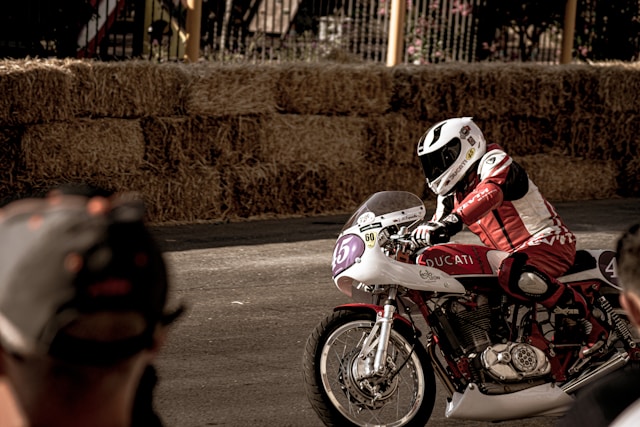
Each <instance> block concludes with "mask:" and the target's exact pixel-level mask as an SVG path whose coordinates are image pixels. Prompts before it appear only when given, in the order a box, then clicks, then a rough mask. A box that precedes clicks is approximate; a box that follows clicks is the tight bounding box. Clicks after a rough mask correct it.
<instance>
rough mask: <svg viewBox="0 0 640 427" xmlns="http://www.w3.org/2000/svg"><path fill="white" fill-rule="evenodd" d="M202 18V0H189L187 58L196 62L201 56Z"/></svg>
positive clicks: (188, 60)
mask: <svg viewBox="0 0 640 427" xmlns="http://www.w3.org/2000/svg"><path fill="white" fill-rule="evenodd" d="M201 20H202V0H187V23H186V24H187V25H186V26H187V41H186V49H185V60H186V61H187V62H196V61H197V60H198V58H199V57H200V26H201V25H200V22H201Z"/></svg>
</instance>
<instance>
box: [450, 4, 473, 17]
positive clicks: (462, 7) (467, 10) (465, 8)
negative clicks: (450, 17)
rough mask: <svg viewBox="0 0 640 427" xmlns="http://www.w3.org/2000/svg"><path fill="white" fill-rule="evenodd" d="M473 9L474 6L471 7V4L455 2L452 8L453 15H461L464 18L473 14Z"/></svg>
mask: <svg viewBox="0 0 640 427" xmlns="http://www.w3.org/2000/svg"><path fill="white" fill-rule="evenodd" d="M472 9H473V6H471V5H470V4H467V3H465V2H464V1H460V0H455V1H454V2H453V8H451V13H453V14H454V15H455V14H456V13H459V14H460V15H462V16H467V15H469V14H471V10H472Z"/></svg>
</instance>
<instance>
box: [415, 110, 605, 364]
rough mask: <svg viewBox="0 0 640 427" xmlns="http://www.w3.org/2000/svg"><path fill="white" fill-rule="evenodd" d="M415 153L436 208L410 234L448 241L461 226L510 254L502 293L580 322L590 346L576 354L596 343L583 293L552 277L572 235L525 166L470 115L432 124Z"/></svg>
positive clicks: (596, 329) (595, 325)
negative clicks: (488, 138)
mask: <svg viewBox="0 0 640 427" xmlns="http://www.w3.org/2000/svg"><path fill="white" fill-rule="evenodd" d="M417 153H418V156H419V158H420V162H421V165H422V169H423V172H424V175H425V178H426V182H427V185H428V187H429V188H430V189H431V191H432V192H433V193H435V194H436V195H437V207H436V211H435V213H434V215H433V218H432V219H431V221H429V222H426V223H424V224H422V225H420V226H418V227H417V228H416V229H415V230H414V231H413V234H412V237H413V239H414V240H415V241H416V242H417V243H418V244H420V245H425V246H426V245H434V244H438V243H446V242H448V241H449V239H450V237H451V236H453V235H455V234H456V233H458V232H459V231H461V230H462V228H463V226H464V225H466V226H467V227H468V228H469V230H470V231H472V232H473V233H474V234H476V235H477V236H478V237H479V238H480V239H481V240H482V242H483V243H484V244H485V245H487V246H489V247H493V248H496V249H498V250H502V251H506V252H509V254H510V255H509V256H508V257H507V258H506V259H504V261H503V262H502V263H501V265H500V269H499V272H498V282H499V284H500V286H501V287H502V289H503V290H504V291H505V292H506V293H507V294H509V295H510V296H512V297H513V298H516V299H518V300H521V301H531V302H536V303H539V304H541V305H543V306H544V307H546V308H547V309H549V310H552V311H553V312H554V313H556V314H560V315H564V316H567V317H568V318H570V319H573V320H575V322H577V323H583V324H584V329H585V333H586V336H587V339H586V344H587V345H586V346H585V347H584V348H583V350H582V351H581V356H588V355H590V354H592V353H594V352H595V351H596V350H597V349H598V348H600V347H601V346H602V345H603V344H604V342H605V341H604V340H605V339H606V332H605V329H604V328H603V327H602V326H601V325H600V324H599V322H598V321H597V320H596V319H595V317H594V316H593V315H592V314H591V311H590V310H589V307H588V304H587V302H586V301H585V299H584V298H583V297H582V295H580V294H579V293H578V292H576V291H575V290H573V289H572V288H570V287H568V286H565V285H564V284H563V283H561V282H559V281H558V280H557V279H556V278H557V277H559V276H561V275H562V274H564V273H565V272H566V271H567V270H568V269H569V268H570V267H571V266H572V264H573V262H574V258H575V254H576V240H575V236H574V235H573V233H572V232H571V231H570V230H569V229H568V228H567V226H566V225H565V224H564V223H563V221H562V219H561V218H560V216H559V215H558V214H557V212H556V211H555V209H554V207H553V206H552V205H551V204H550V203H549V202H548V201H547V200H546V199H545V198H544V197H543V196H542V194H541V193H540V191H539V190H538V187H536V185H535V184H534V183H533V182H532V181H531V180H530V179H529V177H528V175H527V173H526V171H525V170H524V168H522V166H520V165H519V164H518V163H517V162H515V161H514V160H513V159H512V158H511V157H510V156H509V155H508V154H507V153H506V152H505V151H504V150H503V149H502V148H501V147H500V146H499V145H498V144H495V143H487V142H486V140H485V138H484V135H483V133H482V131H481V130H480V128H479V127H478V126H477V125H476V124H475V123H474V122H473V120H472V118H471V117H461V118H451V119H448V120H444V121H442V122H439V123H437V124H435V125H434V126H432V127H431V128H430V129H429V130H428V131H427V132H426V133H425V134H424V135H423V136H422V137H421V138H420V140H419V142H418V146H417ZM585 320H586V322H585Z"/></svg>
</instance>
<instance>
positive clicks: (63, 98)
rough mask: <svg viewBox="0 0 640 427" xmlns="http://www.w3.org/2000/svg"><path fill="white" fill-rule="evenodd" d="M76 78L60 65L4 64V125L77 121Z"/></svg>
mask: <svg viewBox="0 0 640 427" xmlns="http://www.w3.org/2000/svg"><path fill="white" fill-rule="evenodd" d="M72 81H73V76H72V75H71V73H69V72H68V70H65V69H64V68H62V67H60V65H59V62H57V61H48V60H31V59H27V60H2V61H0V93H2V96H1V97H0V124H2V125H3V126H14V125H22V124H29V123H43V122H51V121H55V120H68V119H70V118H72V117H73V103H72V100H71V95H70V92H71V87H72Z"/></svg>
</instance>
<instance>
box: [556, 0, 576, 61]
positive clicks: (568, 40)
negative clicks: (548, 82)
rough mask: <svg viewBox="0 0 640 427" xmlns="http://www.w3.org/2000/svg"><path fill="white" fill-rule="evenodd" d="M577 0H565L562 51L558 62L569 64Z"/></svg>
mask: <svg viewBox="0 0 640 427" xmlns="http://www.w3.org/2000/svg"><path fill="white" fill-rule="evenodd" d="M577 9H578V0H567V5H566V7H565V11H564V27H563V29H562V53H561V54H560V63H561V64H569V63H570V62H571V57H572V56H573V55H572V54H573V35H574V32H575V30H576V11H577Z"/></svg>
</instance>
